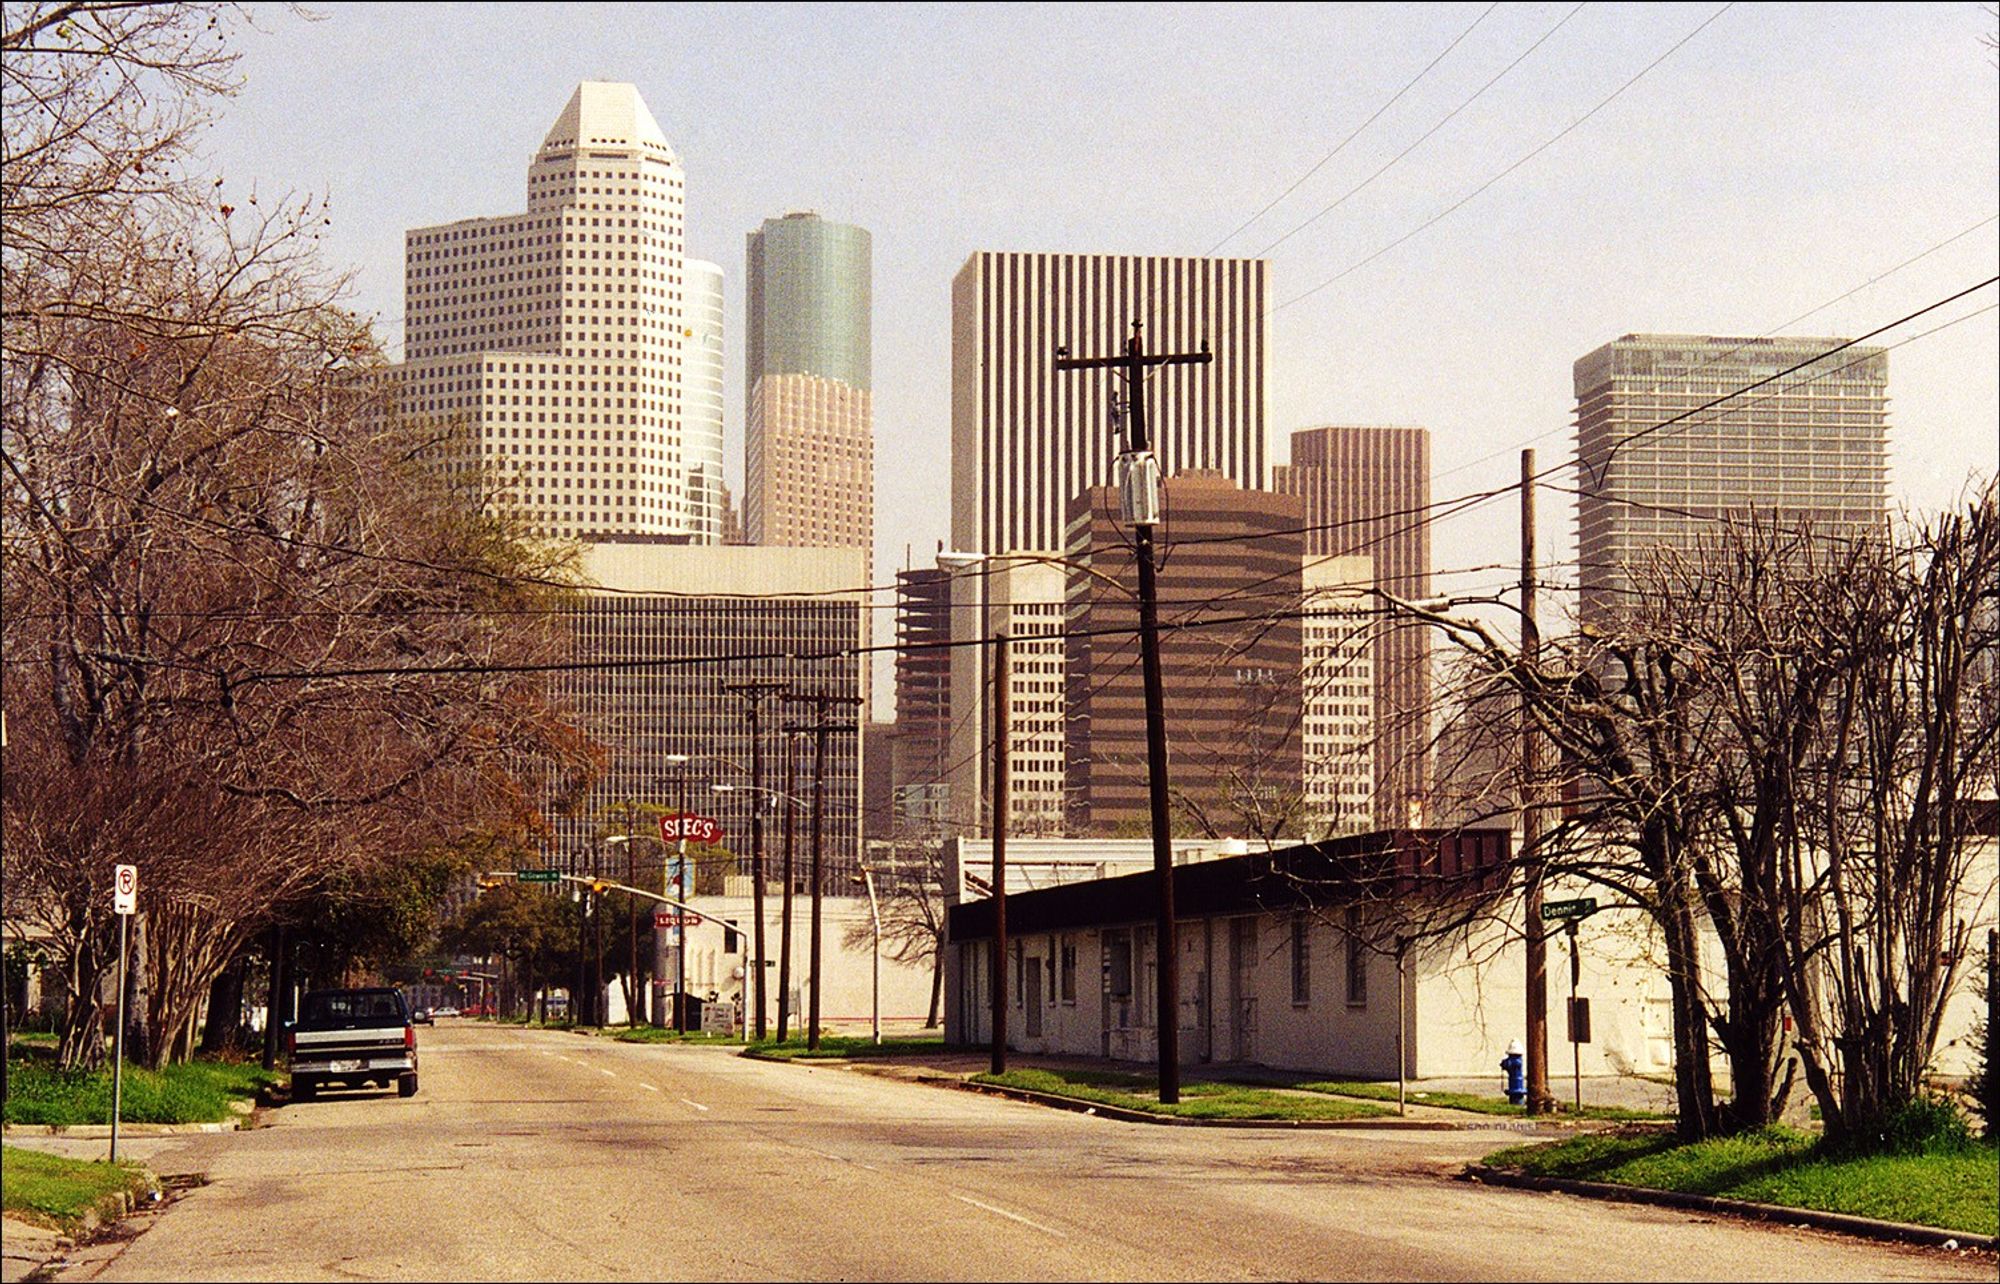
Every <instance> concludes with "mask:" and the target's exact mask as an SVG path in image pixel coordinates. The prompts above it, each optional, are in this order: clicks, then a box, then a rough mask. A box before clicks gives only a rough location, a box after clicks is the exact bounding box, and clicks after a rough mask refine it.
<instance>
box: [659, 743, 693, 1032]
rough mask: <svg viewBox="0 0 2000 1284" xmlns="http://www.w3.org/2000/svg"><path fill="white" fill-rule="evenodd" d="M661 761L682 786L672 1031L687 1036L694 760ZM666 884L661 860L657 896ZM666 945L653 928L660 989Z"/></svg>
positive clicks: (671, 757)
mask: <svg viewBox="0 0 2000 1284" xmlns="http://www.w3.org/2000/svg"><path fill="white" fill-rule="evenodd" d="M661 761H662V762H664V763H666V765H667V766H669V767H676V768H678V769H679V774H680V782H681V789H680V794H681V800H680V821H679V823H678V832H677V834H676V835H675V837H676V838H677V840H678V841H677V843H676V848H675V852H674V863H675V867H676V869H677V871H678V872H679V874H680V889H679V890H680V895H679V897H678V898H676V899H678V900H679V901H680V902H681V904H682V906H683V908H682V909H681V910H680V911H679V915H680V920H681V922H680V926H678V927H676V928H675V929H674V1029H675V1030H677V1031H679V1032H680V1033H681V1034H686V1033H687V997H686V996H687V910H686V908H685V906H686V904H687V898H688V885H687V877H688V875H687V869H688V865H687V860H688V836H687V815H688V804H687V789H688V779H687V778H688V772H687V769H688V764H689V763H690V762H692V761H693V758H692V757H691V756H690V755H688V754H684V753H670V754H663V755H662V756H661ZM669 883H670V880H669V879H668V878H667V868H666V862H665V861H664V860H663V861H661V862H660V893H661V894H662V895H665V894H666V893H667V891H668V890H669ZM666 943H667V938H666V933H665V932H663V931H661V930H660V929H658V928H655V929H654V931H653V976H654V980H655V983H656V984H661V985H664V984H665V982H664V981H662V980H660V976H659V974H660V965H661V964H662V963H664V962H665V961H666V958H665V954H666ZM653 1024H654V1025H661V1026H663V1025H665V1024H666V1022H665V1021H662V1020H660V1019H659V1018H658V1017H655V1018H654V1021H653Z"/></svg>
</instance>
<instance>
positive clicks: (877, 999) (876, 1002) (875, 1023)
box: [855, 858, 882, 1045]
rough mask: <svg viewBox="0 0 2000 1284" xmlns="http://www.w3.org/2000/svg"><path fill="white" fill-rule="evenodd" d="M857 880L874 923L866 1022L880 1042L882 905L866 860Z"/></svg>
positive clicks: (876, 1039)
mask: <svg viewBox="0 0 2000 1284" xmlns="http://www.w3.org/2000/svg"><path fill="white" fill-rule="evenodd" d="M855 881H856V882H859V883H860V884H861V885H862V886H863V887H866V888H867V889H868V917H869V918H870V919H871V920H872V921H873V923H874V934H873V936H871V937H870V938H869V953H870V956H871V957H870V958H869V966H870V968H871V969H872V973H871V976H870V978H869V984H868V1024H869V1026H870V1028H871V1029H873V1031H874V1033H875V1042H876V1043H877V1044H878V1045H879V1044H880V1043H881V1042H882V907H881V905H880V904H878V903H877V902H876V900H875V871H874V870H872V869H870V868H868V861H867V860H866V859H865V858H864V859H863V860H862V862H861V877H860V878H859V879H857V880H855Z"/></svg>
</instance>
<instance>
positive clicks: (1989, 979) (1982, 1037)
mask: <svg viewBox="0 0 2000 1284" xmlns="http://www.w3.org/2000/svg"><path fill="white" fill-rule="evenodd" d="M1993 951H1994V938H1993V933H1991V932H1988V933H1987V934H1986V956H1985V957H1984V958H1983V959H1981V960H1980V964H1981V966H1980V968H1979V971H1978V974H1977V975H1978V980H1977V982H1976V984H1975V987H1974V988H1975V989H1976V990H1977V991H1978V994H1979V997H1980V999H1981V1000H1982V1002H1981V1005H1980V1006H1981V1007H1982V1008H1983V1009H1984V1011H1983V1012H1982V1014H1981V1016H1980V1018H1979V1020H1978V1021H1977V1022H1976V1023H1975V1024H1974V1025H1973V1027H1972V1046H1973V1049H1974V1055H1975V1056H1976V1057H1977V1058H1978V1059H1977V1060H1976V1061H1974V1062H1973V1065H1972V1082H1971V1083H1969V1084H1967V1085H1966V1090H1967V1092H1968V1094H1969V1095H1970V1096H1971V1098H1972V1110H1973V1113H1975V1114H1977V1115H1978V1116H1979V1117H1980V1119H1981V1120H1983V1121H1984V1122H1985V1124H1986V1135H1987V1136H1988V1137H2000V1065H1996V1064H1995V1060H1994V1056H1993V1034H1994V1031H1993V1004H1994V1000H1995V999H1996V998H2000V995H1995V994H1994V992H1993V965H1994V958H1993Z"/></svg>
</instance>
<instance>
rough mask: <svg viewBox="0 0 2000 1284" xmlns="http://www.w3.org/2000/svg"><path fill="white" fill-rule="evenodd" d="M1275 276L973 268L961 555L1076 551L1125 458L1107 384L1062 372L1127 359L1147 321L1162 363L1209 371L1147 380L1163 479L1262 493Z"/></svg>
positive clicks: (959, 392) (1048, 262)
mask: <svg viewBox="0 0 2000 1284" xmlns="http://www.w3.org/2000/svg"><path fill="white" fill-rule="evenodd" d="M1267 266H1268V265H1267V264H1265V263H1264V262H1263V261H1262V260H1260V259H1196V258H1159V257H1138V256H1132V255H1119V254H995V253H990V252H986V251H981V252H980V253H977V254H974V255H973V256H972V257H971V258H970V259H968V260H967V261H966V263H965V266H964V267H963V268H961V269H959V273H958V276H957V277H956V278H955V279H954V280H953V281H952V292H951V293H952V298H951V305H952V306H951V379H952V389H951V542H952V547H953V548H954V549H958V550H962V551H965V552H974V553H1004V552H1014V551H1018V550H1036V551H1042V552H1049V551H1053V550H1056V549H1059V548H1061V547H1062V545H1063V528H1064V525H1065V523H1066V521H1067V516H1068V509H1069V502H1070V500H1072V499H1074V498H1076V496H1078V495H1080V494H1082V493H1083V492H1084V491H1086V490H1088V489H1090V488H1091V487H1092V486H1105V485H1109V484H1110V483H1111V481H1112V476H1111V464H1112V461H1113V460H1114V459H1115V458H1116V457H1117V455H1118V452H1119V450H1120V449H1121V445H1120V440H1119V436H1118V434H1117V433H1116V432H1114V431H1113V428H1112V423H1111V413H1110V399H1111V393H1112V392H1113V391H1114V390H1117V391H1119V392H1120V394H1121V395H1123V381H1122V380H1121V379H1119V378H1118V377H1117V375H1116V374H1115V373H1114V372H1112V371H1109V370H1089V371H1080V372H1075V373H1067V374H1058V373H1057V372H1056V369H1055V358H1056V348H1057V347H1058V346H1065V347H1067V348H1068V349H1069V351H1070V352H1071V353H1072V354H1073V355H1076V356H1102V355H1115V354H1117V353H1120V352H1123V351H1124V350H1125V342H1126V340H1127V339H1128V338H1130V337H1131V333H1132V323H1133V322H1134V321H1142V322H1145V323H1146V330H1145V336H1144V338H1145V343H1146V346H1147V348H1148V350H1149V351H1166V350H1169V349H1171V350H1174V351H1193V350H1195V349H1198V348H1200V347H1201V345H1203V344H1204V343H1205V344H1207V345H1208V347H1209V350H1210V351H1211V352H1212V353H1213V354H1214V360H1213V361H1212V362H1210V363H1209V364H1207V365H1185V366H1164V367H1161V368H1159V369H1158V370H1156V371H1155V372H1153V374H1152V375H1151V376H1150V377H1149V378H1148V381H1147V402H1146V413H1147V422H1148V424H1149V425H1150V427H1151V429H1152V436H1153V449H1154V453H1155V454H1156V455H1157V456H1158V457H1159V461H1160V470H1161V472H1162V473H1163V474H1169V475H1170V474H1173V473H1176V472H1180V471H1182V470H1185V469H1190V468H1212V469H1215V470H1216V471H1218V472H1220V473H1221V474H1222V475H1223V476H1224V477H1227V478H1228V479H1229V480H1231V481H1233V482H1235V483H1236V484H1237V485H1239V486H1246V487H1252V488H1261V487H1262V486H1263V484H1264V363H1265V322H1264V308H1265V303H1266V297H1265V278H1266V268H1267Z"/></svg>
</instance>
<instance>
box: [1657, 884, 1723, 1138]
mask: <svg viewBox="0 0 2000 1284" xmlns="http://www.w3.org/2000/svg"><path fill="white" fill-rule="evenodd" d="M1668 895H1670V893H1667V892H1665V891H1663V896H1668ZM1660 927H1661V929H1662V931H1663V932H1664V934H1665V936H1666V945H1667V986H1668V989H1669V992H1670V993H1671V995H1672V1001H1673V1021H1674V1100H1675V1104H1676V1108H1677V1109H1678V1111H1679V1116H1680V1118H1679V1123H1678V1125H1677V1129H1676V1130H1677V1131H1678V1133H1679V1135H1680V1137H1681V1139H1682V1140H1683V1141H1701V1140H1703V1139H1704V1138H1708V1137H1713V1136H1715V1135H1716V1134H1717V1133H1719V1132H1720V1131H1721V1125H1720V1121H1719V1120H1718V1119H1717V1117H1716V1110H1715V1084H1714V1079H1713V1076H1712V1075H1711V1074H1710V1072H1709V1064H1708V1057H1709V1044H1708V1011H1707V1007H1706V1005H1705V1004H1703V1002H1702V999H1701V955H1700V949H1699V936H1698V935H1697V928H1696V925H1695V918H1694V914H1693V912H1692V910H1691V909H1690V907H1689V905H1688V903H1687V901H1686V899H1685V898H1683V897H1672V899H1670V900H1665V901H1663V904H1662V905H1661V908H1660Z"/></svg>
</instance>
